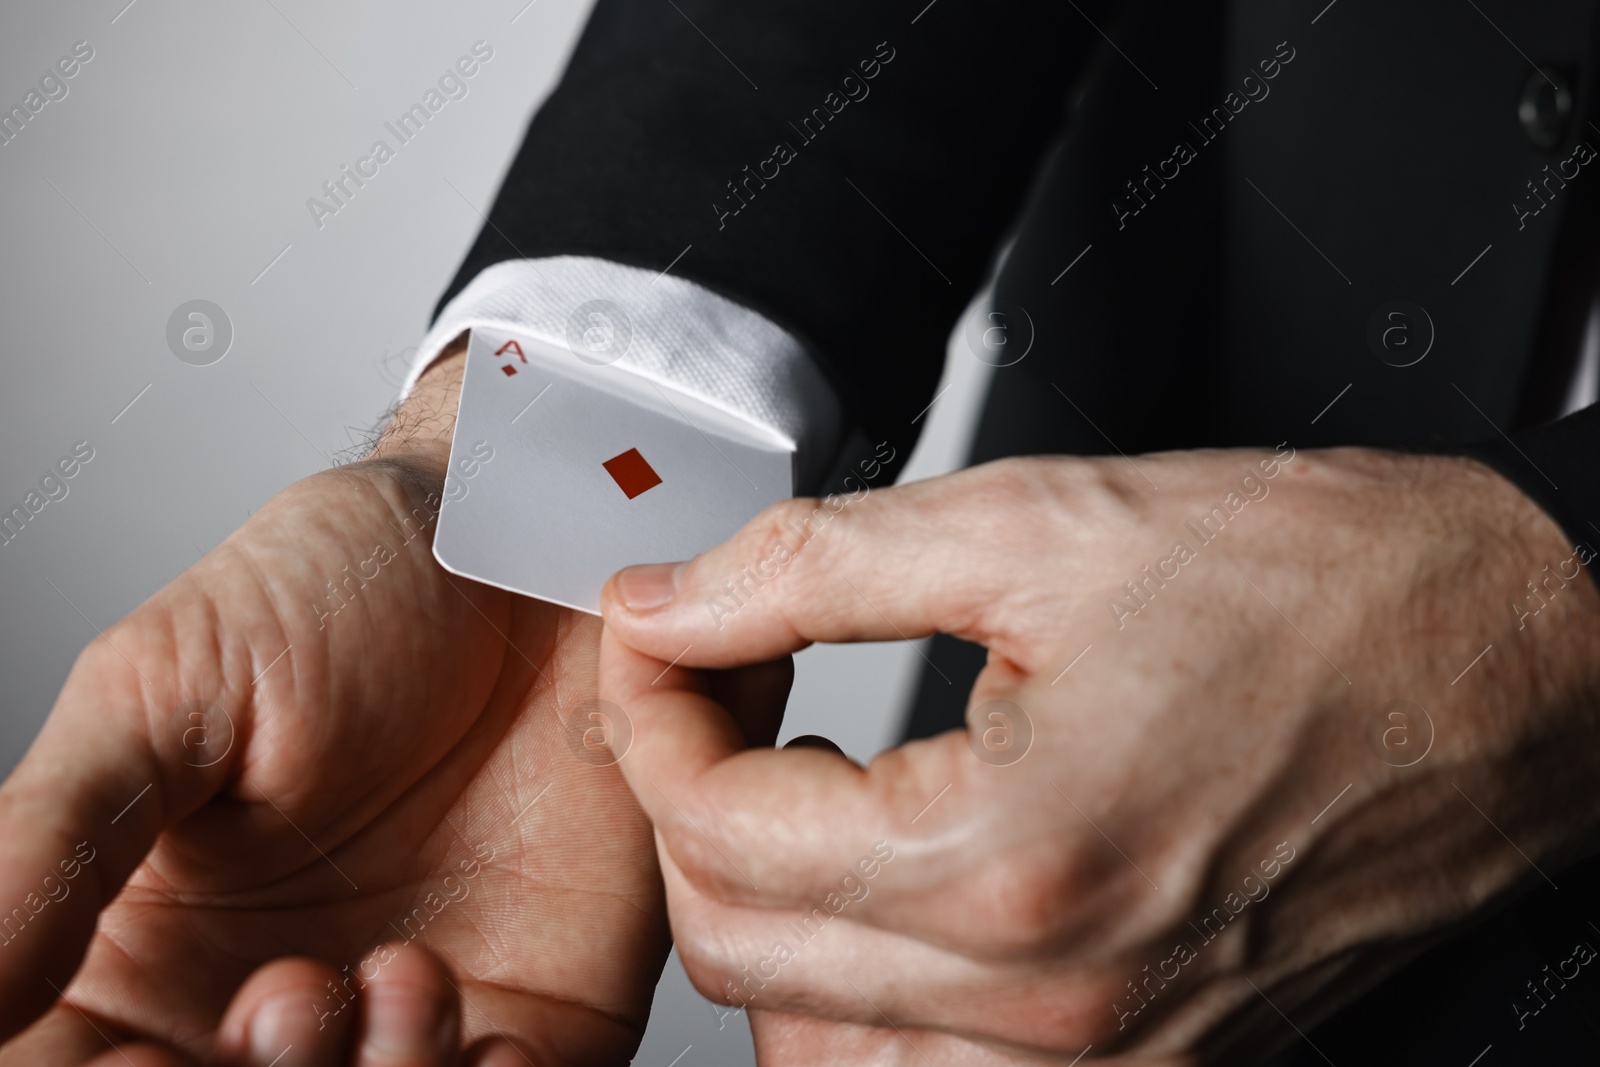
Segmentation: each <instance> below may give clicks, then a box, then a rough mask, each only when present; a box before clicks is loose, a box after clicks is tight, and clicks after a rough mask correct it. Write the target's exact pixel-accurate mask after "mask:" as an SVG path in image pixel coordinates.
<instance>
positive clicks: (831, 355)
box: [441, 0, 1600, 1065]
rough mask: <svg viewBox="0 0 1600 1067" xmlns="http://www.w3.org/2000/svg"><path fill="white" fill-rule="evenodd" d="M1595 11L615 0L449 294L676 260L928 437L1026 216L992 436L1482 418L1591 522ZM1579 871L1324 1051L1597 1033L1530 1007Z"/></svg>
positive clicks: (1344, 2)
mask: <svg viewBox="0 0 1600 1067" xmlns="http://www.w3.org/2000/svg"><path fill="white" fill-rule="evenodd" d="M1102 31H1104V32H1103V33H1102ZM1597 33H1600V23H1597V20H1596V18H1595V4H1594V3H1592V2H1589V0H1542V2H1541V3H1539V4H1537V5H1532V4H1525V3H1518V2H1515V0H1415V2H1411V3H1405V4H1397V3H1380V2H1379V0H1335V2H1334V3H1331V4H1330V3H1328V0H1288V2H1284V0H1270V2H1269V0H1213V2H1206V3H1196V4H1187V5H1157V4H1155V3H1153V2H1150V0H1128V2H1123V3H1112V2H1107V0H1078V2H1077V3H1075V4H1056V3H1043V2H1037V3H1036V2H1023V0H985V2H984V3H982V4H978V3H973V2H971V0H933V2H932V3H929V2H928V0H881V2H878V3H874V4H870V5H863V4H859V3H846V2H843V0H768V2H766V3H762V4H751V3H747V2H746V3H736V2H734V0H599V2H598V4H597V6H596V7H595V9H594V13H593V16H592V17H591V20H590V22H589V25H588V27H587V29H586V30H585V32H584V34H583V36H582V39H581V40H580V42H579V43H578V45H577V48H576V50H575V52H574V54H573V57H572V60H571V63H570V66H569V69H568V70H567V72H566V75H565V77H564V78H563V79H562V81H561V83H560V85H559V86H558V87H557V89H556V90H555V92H554V93H553V95H552V96H551V97H550V99H549V100H548V101H547V102H546V104H545V105H544V106H543V107H542V108H541V109H540V111H539V113H538V114H537V115H536V116H535V118H534V120H533V122H532V124H531V125H530V127H529V130H528V134H527V138H526V140H525V142H524V144H523V146H522V148H521V150H520V151H519V153H518V155H517V157H516V159H515V162H514V163H513V165H512V167H511V170H510V172H509V174H508V176H507V178H506V181H505V185H504V187H503V189H502V191H501V193H500V196H499V198H498V200H497V201H496V204H495V206H494V208H493V211H492V214H491V217H490V223H491V224H490V225H489V226H487V227H485V229H484V230H483V232H482V234H481V235H480V237H479V238H478V241H477V242H476V244H475V245H474V247H473V248H472V250H471V252H470V254H469V255H468V257H467V260H466V262H465V263H464V264H463V266H462V268H461V272H460V274H459V275H458V277H457V279H456V281H455V282H454V284H453V285H452V287H451V289H450V290H449V291H448V292H447V293H446V294H445V298H444V299H445V300H448V299H449V298H450V297H451V296H453V295H454V294H455V293H456V292H458V291H459V290H460V288H461V287H462V286H464V285H465V284H466V283H467V282H468V281H470V280H471V278H472V277H473V276H474V275H476V274H477V273H478V272H479V271H480V270H482V269H483V268H484V267H486V266H489V265H491V264H493V263H495V262H498V261H500V260H503V259H508V258H514V257H525V256H527V257H532V256H541V255H557V254H585V255H593V256H600V257H604V258H607V259H612V260H616V261H618V262H622V263H628V264H632V265H636V266H640V267H647V268H651V269H655V270H662V269H665V268H666V267H667V266H668V265H669V264H673V263H674V262H675V265H674V266H673V268H672V270H673V273H675V274H679V275H682V276H684V277H687V278H689V279H691V280H693V281H696V282H698V283H700V284H702V285H705V286H707V287H708V288H711V289H713V290H715V291H717V292H720V293H722V294H724V295H726V296H728V297H730V298H732V299H734V300H737V301H740V302H742V303H744V304H746V305H748V306H751V307H753V308H755V309H757V310H759V311H761V312H763V313H764V314H766V315H767V316H768V317H769V318H771V319H773V320H774V321H776V322H778V323H779V324H781V325H783V326H784V327H786V328H787V329H788V330H790V331H791V332H792V333H794V334H795V335H796V336H798V337H799V338H801V339H802V340H803V341H804V342H806V343H807V344H808V345H809V346H810V348H811V350H812V351H813V352H814V353H815V354H816V356H817V358H818V359H819V361H820V362H821V364H822V366H823V369H824V370H825V372H826V373H827V375H828V376H829V378H830V379H831V381H832V382H833V384H834V386H835V388H836V389H837V391H838V394H839V396H840V397H841V399H842V401H843V403H844V405H845V407H846V409H847V410H848V412H849V413H850V414H851V415H852V417H853V418H854V420H855V422H856V423H857V425H858V426H859V427H860V428H861V430H862V431H863V432H864V433H865V434H866V435H867V436H868V437H870V438H871V439H872V440H873V441H878V440H885V439H887V440H890V441H893V442H895V444H896V445H897V446H898V450H899V454H900V455H901V456H904V455H906V454H907V453H909V451H910V448H909V446H910V445H911V444H912V443H913V442H914V440H915V437H916V433H917V430H918V425H919V424H918V423H913V422H912V419H913V418H914V417H915V416H916V415H917V414H918V413H919V412H920V411H921V410H922V409H923V408H924V407H925V406H926V405H927V403H928V402H929V400H930V399H931V398H932V395H933V389H934V386H935V383H936V381H937V380H938V376H939V372H940V366H941V359H942V356H943V353H944V349H945V342H946V338H947V337H948V335H949V332H950V330H951V327H952V326H953V325H954V324H955V323H956V321H957V319H958V317H959V316H960V313H961V312H962V310H963V308H964V307H965V305H966V303H967V302H968V301H969V299H970V298H971V296H972V294H973V293H974V291H975V290H976V289H977V288H978V287H979V286H980V285H981V283H982V281H983V279H984V278H985V275H986V273H987V272H988V271H989V270H990V269H991V267H993V266H994V261H995V257H996V254H997V250H998V249H999V248H1000V247H1001V246H1002V244H1003V243H1004V242H1005V240H1006V239H1007V238H1008V237H1014V239H1015V240H1014V243H1013V244H1012V245H1011V247H1010V251H1009V254H1008V255H1007V256H1006V257H1005V259H1004V262H1003V265H1002V266H1001V267H1000V269H999V274H998V278H997V282H996V300H997V311H998V312H999V313H1000V314H1001V315H1002V316H1003V317H1002V318H1001V319H999V320H995V324H996V325H1003V326H1004V328H1005V330H1006V333H1007V347H1006V349H1005V351H1006V352H1009V353H1013V354H1014V353H1016V352H1019V351H1021V350H1023V349H1027V351H1028V355H1027V356H1026V357H1025V358H1023V359H1022V360H1021V361H1020V362H1016V363H1014V364H1012V365H1009V366H1005V367H1003V368H1002V369H1000V370H998V371H997V372H996V374H995V378H994V384H993V386H992V389H991V394H990V397H989V400H988V406H987V408H986V412H985V416H984V419H983V421H982V424H981V426H980V429H979V435H978V440H977V445H976V448H975V454H974V457H973V458H974V459H975V460H978V461H981V460H986V459H990V458H995V457H997V456H1001V455H1008V454H1017V453H1040V452H1066V453H1102V452H1107V451H1110V450H1111V449H1112V448H1117V449H1120V450H1121V451H1123V452H1127V453H1134V452H1141V451H1147V450H1153V449H1161V448H1184V447H1196V446H1206V445H1215V446H1226V445H1246V444H1254V445H1276V444H1277V443H1278V442H1280V441H1288V442H1289V443H1291V444H1293V445H1294V446H1295V447H1297V448H1302V447H1315V446H1329V445H1339V444H1347V445H1369V446H1382V447H1389V448H1401V449H1421V450H1434V451H1467V452H1469V453H1471V454H1473V455H1476V456H1478V457H1479V458H1480V459H1482V460H1484V461H1485V462H1487V463H1489V464H1491V465H1492V466H1494V467H1496V468H1497V469H1499V470H1500V471H1501V472H1502V473H1504V474H1505V475H1506V476H1507V477H1509V478H1511V479H1512V480H1513V481H1514V482H1516V484H1518V485H1519V486H1520V487H1521V488H1522V489H1523V490H1524V491H1525V492H1527V493H1528V494H1529V495H1530V496H1532V497H1533V498H1534V499H1536V500H1537V501H1539V502H1540V503H1541V504H1542V505H1543V506H1544V507H1545V508H1546V509H1547V510H1548V511H1549V512H1550V513H1551V515H1552V516H1553V517H1554V518H1555V519H1556V520H1557V521H1558V522H1559V523H1560V524H1561V526H1562V527H1563V528H1564V529H1565V531H1566V532H1567V534H1568V536H1569V537H1570V538H1571V539H1572V540H1573V542H1574V543H1575V544H1576V543H1579V542H1582V543H1585V544H1589V545H1595V546H1600V527H1597V526H1596V525H1595V524H1596V523H1600V470H1597V469H1596V464H1595V458H1596V456H1597V455H1600V409H1597V408H1594V407H1591V408H1589V409H1587V410H1585V411H1583V412H1580V413H1578V414H1576V415H1573V416H1570V417H1568V418H1566V419H1561V420H1559V421H1551V420H1552V419H1553V418H1554V416H1555V415H1556V414H1557V413H1558V410H1559V404H1560V399H1561V396H1562V393H1563V391H1564V389H1565V386H1566V383H1567V382H1568V381H1569V380H1570V378H1571V375H1572V371H1573V366H1574V360H1575V357H1576V353H1577V351H1578V341H1579V337H1580V334H1581V332H1582V328H1583V324H1584V322H1585V319H1586V316H1587V314H1588V311H1589V308H1590V305H1591V302H1592V300H1593V298H1594V295H1595V293H1596V290H1597V288H1600V243H1597V242H1600V157H1597V158H1595V159H1594V161H1593V164H1592V165H1591V164H1590V161H1589V160H1588V159H1587V158H1586V151H1585V149H1584V148H1581V147H1580V146H1585V145H1592V146H1594V149H1595V150H1600V125H1597V124H1596V123H1595V122H1591V118H1592V117H1593V100H1594V89H1595V73H1596V70H1595V66H1596V64H1595V60H1596V56H1597V55H1600V49H1597V47H1596V40H1595V38H1596V34H1597ZM680 256H681V258H679V257H680ZM442 303H443V301H441V306H442ZM980 352H981V353H982V354H983V355H984V356H985V357H986V358H989V359H991V360H993V359H994V358H995V353H994V352H993V351H992V350H984V349H982V346H976V348H975V351H974V355H975V356H977V355H978V354H979V353H980ZM1419 356H1420V358H1418V357H1419ZM1011 358H1014V356H1008V357H1005V358H1004V359H1002V360H1001V361H1002V362H1005V361H1008V360H1009V359H1011ZM1065 397H1070V398H1071V402H1070V403H1069V402H1067V400H1066V399H1065ZM936 654H937V658H939V659H940V660H941V662H943V663H944V664H945V665H946V667H945V673H946V674H952V672H954V671H958V670H959V671H960V672H961V673H964V674H965V675H966V676H967V677H971V676H972V675H973V674H975V673H976V671H977V669H978V668H979V667H980V666H981V657H980V656H977V655H974V654H973V653H972V651H971V650H970V649H964V648H962V647H961V646H960V645H959V643H957V642H954V641H950V640H940V641H939V642H938V643H937V645H936ZM952 676H954V674H952ZM955 688H959V687H947V686H945V685H944V684H943V683H941V684H940V685H939V686H937V687H925V689H924V692H923V693H922V694H921V695H920V696H919V700H918V704H917V707H916V709H915V713H914V716H913V723H912V731H913V733H931V732H934V731H936V730H939V729H944V728H949V727H952V726H958V725H960V723H961V703H962V701H963V700H964V695H965V694H964V693H959V694H955V696H954V697H953V698H952V697H951V696H949V695H948V694H951V693H952V692H953V691H954V689H955ZM1558 878H1559V879H1560V880H1561V881H1562V884H1563V886H1567V885H1569V884H1570V885H1571V886H1572V887H1574V888H1576V889H1577V891H1578V892H1577V894H1574V893H1572V892H1570V891H1569V892H1565V893H1560V894H1552V893H1551V891H1550V890H1548V889H1545V890H1543V891H1542V894H1543V895H1542V896H1536V897H1535V898H1532V900H1531V901H1526V902H1524V904H1523V905H1522V906H1521V907H1519V908H1516V909H1512V910H1511V911H1508V912H1505V913H1502V914H1501V915H1500V916H1499V917H1497V918H1495V919H1494V920H1492V921H1491V922H1489V923H1487V924H1486V925H1484V926H1482V927H1479V928H1478V929H1477V930H1476V931H1474V932H1472V933H1470V934H1467V935H1464V936H1462V937H1459V938H1457V939H1456V940H1455V941H1453V942H1452V943H1450V944H1449V945H1447V946H1445V947H1444V948H1442V949H1439V950H1436V951H1435V952H1433V953H1432V954H1430V955H1429V956H1428V957H1425V958H1424V959H1423V960H1422V961H1421V962H1420V963H1419V964H1417V965H1414V966H1413V967H1412V968H1411V969H1409V970H1408V971H1406V972H1404V973H1402V974H1401V975H1399V976H1397V977H1396V978H1395V979H1392V980H1391V981H1390V982H1389V983H1387V984H1386V985H1385V986H1383V987H1382V988H1381V989H1380V990H1379V991H1378V992H1377V993H1375V994H1372V995H1369V996H1368V997H1367V998H1366V999H1365V1000H1364V1001H1362V1002H1361V1003H1360V1004H1359V1005H1357V1006H1356V1007H1355V1008H1353V1009H1350V1010H1347V1011H1346V1012H1344V1013H1343V1014H1342V1015H1341V1016H1338V1017H1336V1018H1335V1019H1334V1020H1332V1021H1330V1022H1329V1023H1327V1024H1325V1025H1324V1026H1323V1027H1321V1028H1320V1029H1318V1030H1317V1031H1316V1032H1315V1033H1314V1034H1313V1035H1312V1036H1313V1038H1314V1039H1315V1040H1316V1042H1317V1045H1318V1046H1319V1047H1320V1048H1321V1049H1322V1050H1323V1051H1324V1052H1326V1053H1327V1054H1328V1055H1330V1056H1332V1057H1333V1059H1334V1061H1335V1062H1345V1060H1342V1059H1341V1058H1340V1057H1341V1056H1344V1057H1346V1058H1349V1057H1358V1058H1359V1061H1360V1062H1383V1063H1387V1062H1395V1063H1408V1064H1417V1063H1429V1062H1434V1061H1437V1062H1441V1063H1452V1064H1454V1063H1460V1064H1462V1065H1464V1064H1466V1063H1467V1062H1468V1061H1469V1060H1471V1059H1472V1057H1473V1056H1475V1055H1477V1053H1478V1052H1479V1051H1481V1049H1482V1048H1483V1047H1484V1046H1485V1045H1488V1044H1491V1043H1493V1044H1496V1045H1497V1054H1498V1055H1500V1056H1505V1057H1507V1058H1506V1059H1501V1060H1498V1062H1502V1063H1504V1062H1541V1063H1551V1062H1578V1058H1579V1057H1587V1059H1586V1060H1585V1062H1595V1061H1596V1060H1597V1059H1600V1054H1597V1053H1596V1052H1595V1051H1594V1049H1595V1048H1596V1047H1597V1046H1600V1039H1597V1037H1596V1029H1595V1026H1594V1022H1593V1020H1594V1018H1595V1015H1594V1013H1593V1009H1592V1008H1589V1009H1588V1011H1589V1014H1588V1015H1587V1016H1586V1015H1585V1013H1584V1011H1583V1010H1580V1009H1581V1008H1583V1007H1584V1006H1585V1005H1592V1004H1593V1003H1594V997H1595V992H1594V989H1593V983H1591V984H1590V986H1589V988H1588V989H1587V992H1583V991H1578V992H1577V994H1576V995H1574V996H1569V997H1567V998H1565V999H1564V1000H1562V1001H1559V1002H1557V1003H1554V1004H1552V1006H1551V1009H1550V1010H1549V1011H1548V1012H1547V1013H1544V1014H1541V1015H1540V1016H1539V1017H1538V1019H1537V1020H1536V1023H1530V1024H1529V1025H1528V1026H1527V1027H1525V1028H1524V1029H1521V1030H1519V1029H1518V1028H1517V1027H1516V1026H1515V1022H1516V1019H1515V1017H1514V1014H1513V1012H1512V1011H1511V1009H1510V1006H1509V1005H1510V1002H1511V1000H1512V999H1513V998H1515V997H1517V996H1523V997H1526V991H1525V990H1524V989H1523V985H1522V983H1523V980H1524V979H1525V978H1527V977H1531V976H1534V975H1537V974H1538V973H1539V967H1540V966H1542V965H1543V964H1544V963H1548V962H1551V961H1553V960H1558V959H1561V958H1564V957H1565V956H1567V955H1569V950H1570V944H1571V942H1572V941H1573V940H1575V939H1577V938H1578V937H1579V936H1580V935H1583V931H1584V930H1585V929H1586V928H1585V927H1584V926H1583V925H1582V924H1583V923H1584V922H1585V921H1586V919H1585V918H1584V912H1583V908H1582V907H1578V908H1576V909H1574V908H1573V906H1572V905H1573V904H1577V903H1578V901H1576V900H1574V897H1575V896H1580V895H1582V894H1583V893H1584V891H1585V890H1586V889H1589V890H1592V889H1594V888H1596V887H1597V879H1596V878H1595V876H1594V872H1593V866H1592V865H1590V866H1589V867H1580V868H1577V869H1574V870H1573V871H1569V872H1566V873H1565V874H1562V875H1558ZM1556 896H1559V897H1561V898H1564V899H1565V900H1567V901H1568V902H1569V903H1567V904H1563V905H1560V906H1557V902H1556V901H1555V899H1554V897H1556ZM1588 900H1589V901H1591V902H1592V901H1593V900H1594V896H1593V893H1592V892H1591V893H1590V894H1589V896H1588ZM1589 914H1591V915H1594V916H1595V917H1596V918H1597V919H1600V909H1593V910H1591V911H1590V912H1589ZM1584 936H1592V937H1593V938H1594V939H1595V943H1596V944H1600V931H1597V930H1589V933H1588V935H1584ZM1524 971H1526V972H1527V973H1526V974H1524ZM1584 997H1588V998H1589V999H1588V1000H1587V1001H1585V1000H1584ZM1302 1025H1305V1024H1302ZM1380 1035H1381V1037H1380ZM1286 1036H1288V1037H1291V1038H1292V1037H1293V1036H1294V1035H1292V1034H1288V1033H1287V1028H1286ZM1480 1037H1481V1040H1480ZM1287 1055H1288V1056H1289V1057H1291V1058H1292V1057H1296V1056H1298V1057H1303V1058H1305V1062H1316V1063H1320V1062H1322V1059H1321V1058H1320V1054H1317V1055H1313V1053H1312V1052H1311V1050H1310V1049H1309V1048H1307V1047H1306V1046H1305V1045H1304V1044H1297V1046H1296V1048H1295V1050H1291V1052H1290V1053H1288V1054H1287ZM1491 1055H1496V1053H1491ZM1562 1057H1569V1058H1568V1059H1566V1060H1563V1059H1562ZM1285 1062H1288V1060H1285Z"/></svg>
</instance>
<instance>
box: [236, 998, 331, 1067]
mask: <svg viewBox="0 0 1600 1067" xmlns="http://www.w3.org/2000/svg"><path fill="white" fill-rule="evenodd" d="M316 1008H317V1005H316V1003H315V1002H314V1001H312V1000H306V999H303V998H302V997H299V996H281V997H275V998H273V999H272V1000H269V1001H267V1002H266V1003H265V1004H263V1005H261V1006H260V1007H259V1008H257V1009H256V1014H255V1018H254V1019H252V1020H251V1022H250V1062H251V1063H254V1064H261V1065H265V1064H269V1063H278V1062H279V1061H283V1063H281V1064H279V1067H283V1064H288V1063H299V1062H307V1061H303V1060H300V1059H298V1058H296V1057H285V1056H284V1053H286V1052H288V1051H289V1049H291V1048H293V1047H294V1046H295V1045H299V1046H300V1047H301V1048H302V1049H303V1050H305V1051H304V1052H302V1053H301V1054H300V1055H305V1056H310V1055H312V1054H313V1052H312V1050H314V1049H315V1048H316V1047H317V1030H319V1029H321V1027H313V1026H312V1025H311V1023H312V1022H313V1021H314V1020H315V1019H316ZM326 1021H327V1020H326V1019H324V1020H322V1022H323V1024H324V1025H325V1024H326ZM335 1032H337V1031H335Z"/></svg>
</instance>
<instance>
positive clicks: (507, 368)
mask: <svg viewBox="0 0 1600 1067" xmlns="http://www.w3.org/2000/svg"><path fill="white" fill-rule="evenodd" d="M500 370H501V371H502V372H503V373H504V374H505V376H506V377H507V378H509V377H511V376H512V375H513V374H515V373H517V368H515V367H513V366H512V365H511V364H509V363H506V364H503V365H502V366H501V367H500Z"/></svg>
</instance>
